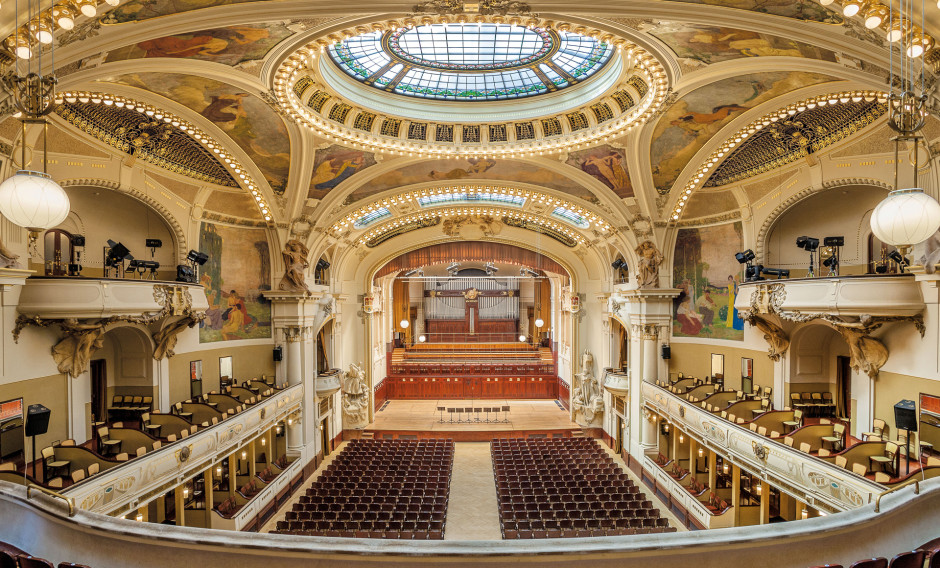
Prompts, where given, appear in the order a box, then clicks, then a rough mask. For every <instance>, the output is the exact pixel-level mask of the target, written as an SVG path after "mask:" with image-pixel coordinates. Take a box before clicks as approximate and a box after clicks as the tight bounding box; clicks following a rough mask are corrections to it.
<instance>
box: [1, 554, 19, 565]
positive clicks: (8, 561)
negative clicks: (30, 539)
mask: <svg viewBox="0 0 940 568" xmlns="http://www.w3.org/2000/svg"><path fill="white" fill-rule="evenodd" d="M0 568H16V559H15V558H13V557H12V556H11V555H9V554H7V552H6V551H5V550H0Z"/></svg>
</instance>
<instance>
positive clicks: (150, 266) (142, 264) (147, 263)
mask: <svg viewBox="0 0 940 568" xmlns="http://www.w3.org/2000/svg"><path fill="white" fill-rule="evenodd" d="M137 267H138V268H141V269H143V270H149V271H151V272H153V271H154V270H156V269H158V268H160V263H159V262H157V261H156V260H140V261H137Z"/></svg>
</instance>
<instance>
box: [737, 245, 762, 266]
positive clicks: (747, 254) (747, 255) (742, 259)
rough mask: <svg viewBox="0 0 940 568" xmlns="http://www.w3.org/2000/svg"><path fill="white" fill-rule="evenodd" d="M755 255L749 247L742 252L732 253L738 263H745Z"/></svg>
mask: <svg viewBox="0 0 940 568" xmlns="http://www.w3.org/2000/svg"><path fill="white" fill-rule="evenodd" d="M756 257H757V255H755V254H754V251H752V250H751V249H747V250H746V251H744V252H738V253H735V255H734V258H735V260H737V261H738V262H739V263H740V264H747V263H749V262H751V261H752V260H754V259H755V258H756Z"/></svg>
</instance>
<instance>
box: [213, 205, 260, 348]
mask: <svg viewBox="0 0 940 568" xmlns="http://www.w3.org/2000/svg"><path fill="white" fill-rule="evenodd" d="M199 250H200V251H202V252H204V253H206V254H207V255H209V260H208V261H207V262H206V263H205V264H204V265H202V266H200V267H199V282H200V283H201V284H202V285H203V286H204V287H205V289H206V299H207V300H208V301H209V309H208V310H207V311H206V319H205V320H203V321H202V323H200V324H199V341H200V343H211V342H214V341H230V340H234V339H257V338H265V337H271V303H270V302H269V301H268V300H266V299H265V298H264V297H263V296H262V295H261V294H262V292H264V291H265V290H270V289H271V253H270V251H269V250H268V240H267V236H266V233H265V230H264V229H249V228H245V227H230V226H228V225H221V224H217V223H203V224H202V228H201V230H200V231H199Z"/></svg>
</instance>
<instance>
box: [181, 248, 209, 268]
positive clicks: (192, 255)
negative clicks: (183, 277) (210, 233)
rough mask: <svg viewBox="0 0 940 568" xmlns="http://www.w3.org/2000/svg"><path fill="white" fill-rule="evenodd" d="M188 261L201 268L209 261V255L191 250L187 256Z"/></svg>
mask: <svg viewBox="0 0 940 568" xmlns="http://www.w3.org/2000/svg"><path fill="white" fill-rule="evenodd" d="M186 260H188V261H189V262H193V263H195V264H198V265H199V266H202V265H203V264H205V263H206V261H207V260H209V255H208V254H206V253H204V252H199V251H195V250H191V251H189V253H188V254H187V255H186Z"/></svg>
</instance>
